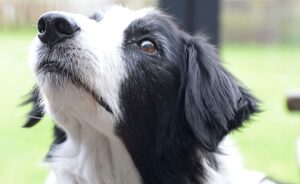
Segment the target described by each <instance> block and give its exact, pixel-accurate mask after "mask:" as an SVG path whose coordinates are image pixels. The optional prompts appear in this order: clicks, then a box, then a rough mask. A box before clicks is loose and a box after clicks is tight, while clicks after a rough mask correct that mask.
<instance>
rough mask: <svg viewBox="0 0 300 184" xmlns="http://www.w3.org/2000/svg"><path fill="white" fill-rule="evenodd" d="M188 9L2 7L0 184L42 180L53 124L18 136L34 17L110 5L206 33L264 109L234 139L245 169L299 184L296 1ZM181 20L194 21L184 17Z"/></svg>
mask: <svg viewBox="0 0 300 184" xmlns="http://www.w3.org/2000/svg"><path fill="white" fill-rule="evenodd" d="M186 2H190V1H180V0H179V1H175V0H173V1H168V0H166V1H163V0H162V1H159V0H64V1H59V0H56V1H55V0H0V75H1V77H0V84H1V92H0V104H1V105H0V145H1V146H0V149H1V150H0V158H1V159H0V183H3V184H4V183H5V184H27V183H28V184H29V183H30V184H38V183H39V184H40V183H43V181H44V180H45V177H46V175H47V168H46V167H45V166H44V164H43V163H42V160H43V158H44V156H45V154H46V153H47V150H48V148H49V145H50V142H51V137H52V132H51V131H50V129H51V128H52V126H53V124H52V123H53V122H52V121H51V120H50V119H49V118H46V119H45V120H43V121H42V123H39V124H38V125H37V126H36V127H34V128H32V129H23V128H21V126H22V124H23V123H24V122H25V120H26V113H27V112H28V110H29V108H30V107H29V106H27V107H20V106H19V104H20V103H21V102H22V101H24V100H25V99H26V94H27V93H28V92H29V91H30V90H31V88H32V86H33V83H34V80H33V77H32V74H31V71H30V68H29V64H28V61H27V50H28V45H29V43H30V41H31V40H32V38H33V37H34V36H35V35H36V33H37V29H36V22H37V19H38V17H39V16H40V14H41V13H43V12H45V11H49V10H64V11H70V12H75V13H83V14H85V15H91V14H92V12H94V11H97V10H99V9H102V8H106V7H109V6H111V4H113V3H116V4H123V5H125V6H128V7H130V8H132V9H139V8H142V7H147V6H155V7H161V8H163V9H165V10H168V12H170V13H171V14H173V15H178V20H179V22H180V20H181V21H187V22H181V23H180V25H181V26H182V27H184V28H185V29H187V30H188V31H189V32H191V33H195V32H197V30H198V29H200V30H202V31H204V32H206V33H207V34H208V35H209V36H210V37H211V40H212V42H213V43H214V44H216V45H218V47H219V48H220V55H221V58H222V60H223V62H224V65H225V67H226V68H228V69H229V70H230V71H231V72H232V73H233V74H234V75H235V76H237V78H239V79H240V80H241V81H242V82H243V83H244V84H246V85H247V86H248V87H249V88H250V89H251V90H252V91H253V93H254V94H255V95H256V96H257V97H258V98H259V99H260V100H261V102H262V105H261V108H262V110H263V112H262V113H260V114H258V115H257V116H256V117H255V118H253V120H252V121H251V123H249V124H247V125H246V126H245V127H244V128H243V129H242V130H241V131H238V132H235V133H233V137H234V138H235V140H236V142H237V144H238V146H239V148H240V151H241V153H242V155H243V157H244V163H245V165H246V167H247V168H249V169H254V170H259V171H263V172H265V173H267V175H269V176H270V177H272V178H274V179H276V180H279V181H283V182H285V183H287V184H300V167H299V165H298V164H297V154H296V140H297V136H300V113H299V112H290V111H289V110H288V108H287V105H286V101H287V94H288V93H289V91H291V90H294V89H300V1H299V0H219V1H218V0H191V2H194V3H196V4H193V5H194V6H190V5H191V4H190V5H187V6H181V5H179V4H176V3H184V4H186ZM183 7H185V9H184V10H183ZM189 8H193V11H190V10H189ZM186 12H192V13H190V14H189V16H186V17H184V16H182V15H184V13H186ZM199 13H200V14H199ZM180 16H181V17H180ZM191 16H192V17H191ZM193 16H194V17H193ZM202 18H204V19H205V20H203V19H202ZM190 20H193V21H194V23H191V21H190ZM205 23H206V24H205ZM189 24H195V25H193V26H190V25H189Z"/></svg>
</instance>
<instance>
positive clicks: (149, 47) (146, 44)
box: [139, 40, 157, 54]
mask: <svg viewBox="0 0 300 184" xmlns="http://www.w3.org/2000/svg"><path fill="white" fill-rule="evenodd" d="M139 47H140V49H141V50H142V51H144V52H146V53H149V54H153V53H155V52H156V51H157V49H156V47H155V45H154V43H153V42H152V41H150V40H143V41H141V42H140V43H139Z"/></svg>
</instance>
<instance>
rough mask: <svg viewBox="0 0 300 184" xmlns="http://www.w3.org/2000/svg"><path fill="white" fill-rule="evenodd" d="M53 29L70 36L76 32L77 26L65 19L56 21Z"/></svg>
mask: <svg viewBox="0 0 300 184" xmlns="http://www.w3.org/2000/svg"><path fill="white" fill-rule="evenodd" d="M54 26H55V29H56V30H57V31H58V32H59V33H61V34H64V35H72V34H73V33H74V32H76V31H77V29H78V28H77V26H76V25H75V24H73V23H72V22H71V21H68V20H67V19H57V20H56V23H55V25H54Z"/></svg>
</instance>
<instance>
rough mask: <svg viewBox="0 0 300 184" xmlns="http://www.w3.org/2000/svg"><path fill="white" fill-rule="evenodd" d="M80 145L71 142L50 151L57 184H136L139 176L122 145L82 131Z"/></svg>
mask: <svg viewBox="0 0 300 184" xmlns="http://www.w3.org/2000/svg"><path fill="white" fill-rule="evenodd" d="M80 133H81V135H80V137H81V138H80V139H81V141H80V142H76V143H75V142H72V141H71V140H68V141H66V142H65V143H63V144H61V145H60V146H59V147H57V149H55V150H54V151H53V155H54V159H53V162H51V163H50V166H51V167H52V168H53V170H54V172H55V175H56V178H57V179H56V183H64V184H66V183H93V184H121V183H122V184H138V183H140V179H139V174H138V172H137V170H136V168H135V166H134V164H133V163H132V160H131V158H130V156H129V154H128V152H127V150H126V149H125V147H124V145H123V144H122V143H121V141H120V140H118V138H115V139H112V138H108V137H106V136H104V135H103V134H101V133H99V132H97V131H95V130H93V129H92V128H90V127H89V128H86V127H84V128H83V127H82V128H81V130H80Z"/></svg>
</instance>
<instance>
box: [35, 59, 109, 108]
mask: <svg viewBox="0 0 300 184" xmlns="http://www.w3.org/2000/svg"><path fill="white" fill-rule="evenodd" d="M72 70H74V69H71V68H69V67H66V66H65V65H63V64H61V63H59V62H56V61H51V60H49V61H43V62H41V63H40V64H39V65H38V67H37V71H38V73H43V74H42V75H46V74H54V75H55V80H56V81H57V79H58V78H62V79H67V80H69V81H71V82H72V83H73V84H74V85H75V86H77V87H81V88H83V89H84V90H85V91H86V92H87V93H89V94H90V95H91V96H92V97H93V98H94V99H95V101H96V102H97V103H98V104H99V105H101V106H102V107H103V108H104V109H105V110H106V111H107V112H109V113H113V111H112V109H111V107H110V106H109V105H108V104H107V103H106V102H105V100H104V99H103V98H102V97H101V96H98V95H97V93H95V92H94V91H93V90H92V89H91V87H89V86H88V85H87V84H86V83H85V82H83V81H82V80H80V78H79V77H77V75H76V74H75V72H74V71H72Z"/></svg>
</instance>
